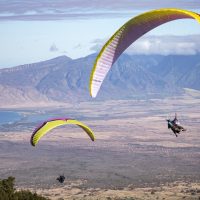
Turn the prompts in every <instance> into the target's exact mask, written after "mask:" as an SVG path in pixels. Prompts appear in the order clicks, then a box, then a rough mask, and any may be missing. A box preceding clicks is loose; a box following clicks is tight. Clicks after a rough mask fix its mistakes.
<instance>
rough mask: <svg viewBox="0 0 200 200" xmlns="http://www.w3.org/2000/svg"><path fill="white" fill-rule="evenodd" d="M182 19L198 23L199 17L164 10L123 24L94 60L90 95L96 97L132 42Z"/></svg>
mask: <svg viewBox="0 0 200 200" xmlns="http://www.w3.org/2000/svg"><path fill="white" fill-rule="evenodd" d="M184 18H193V19H196V20H197V21H198V22H200V16H199V15H198V14H197V13H194V12H191V11H187V10H181V9H175V8H164V9H159V10H153V11H150V12H146V13H144V14H141V15H138V16H136V17H134V18H132V19H131V20H129V21H128V22H127V23H125V24H124V25H123V26H122V27H121V28H120V29H119V30H118V31H116V32H115V34H114V35H113V36H112V37H111V38H110V39H109V40H108V41H107V43H106V44H105V45H104V46H103V48H102V49H101V51H100V53H99V55H98V56H97V58H96V61H95V63H94V66H93V69H92V72H91V75H90V85H89V88H90V95H91V96H92V97H96V95H97V93H98V91H99V89H100V87H101V84H102V82H103V80H104V78H105V77H106V75H107V73H108V71H109V70H110V68H111V66H112V65H113V64H114V62H115V61H116V60H117V58H118V57H119V56H120V55H121V54H122V52H123V51H124V50H125V49H127V48H128V47H129V46H130V45H131V44H132V43H133V42H134V41H136V40H137V39H138V38H140V37H141V36H142V35H144V34H145V33H147V32H148V31H150V30H152V29H154V28H155V27H157V26H159V25H161V24H164V23H166V22H170V21H173V20H177V19H184Z"/></svg>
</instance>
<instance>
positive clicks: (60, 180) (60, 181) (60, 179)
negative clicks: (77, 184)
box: [56, 175, 65, 183]
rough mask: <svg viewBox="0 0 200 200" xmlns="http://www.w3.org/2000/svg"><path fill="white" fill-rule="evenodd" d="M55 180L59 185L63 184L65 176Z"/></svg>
mask: <svg viewBox="0 0 200 200" xmlns="http://www.w3.org/2000/svg"><path fill="white" fill-rule="evenodd" d="M56 180H57V181H58V182H59V183H64V181H65V176H64V175H60V176H59V177H58V178H57V179H56Z"/></svg>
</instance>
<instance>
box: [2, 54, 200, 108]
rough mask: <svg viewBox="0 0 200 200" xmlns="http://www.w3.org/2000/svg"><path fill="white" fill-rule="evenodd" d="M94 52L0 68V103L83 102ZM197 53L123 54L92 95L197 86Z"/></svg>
mask: <svg viewBox="0 0 200 200" xmlns="http://www.w3.org/2000/svg"><path fill="white" fill-rule="evenodd" d="M95 58H96V54H92V55H89V56H86V57H84V58H79V59H74V60H73V59H71V58H69V57H67V56H60V57H57V58H54V59H51V60H47V61H43V62H38V63H32V64H25V65H21V66H16V67H12V68H4V69H0V93H1V95H0V104H1V105H17V104H22V103H35V102H51V101H52V102H55V101H57V102H72V101H75V102H76V101H89V100H91V97H90V95H89V89H88V88H89V78H90V73H91V69H92V67H93V63H94V61H95ZM199 77H200V55H187V56H185V55H169V56H163V55H127V54H123V55H122V56H121V57H120V58H119V59H118V60H117V62H116V63H115V64H114V65H113V67H112V68H111V70H110V72H109V73H108V75H107V77H106V79H105V81H104V83H103V85H102V88H101V89H100V92H99V94H98V96H97V98H96V100H109V99H130V98H138V97H147V96H148V95H150V96H151V95H154V96H156V95H159V96H160V95H173V94H177V93H178V94H181V93H183V88H191V89H195V90H200V78H199Z"/></svg>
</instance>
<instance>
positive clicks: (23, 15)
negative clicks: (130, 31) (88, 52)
mask: <svg viewBox="0 0 200 200" xmlns="http://www.w3.org/2000/svg"><path fill="white" fill-rule="evenodd" d="M163 7H177V8H182V9H197V8H199V7H200V3H199V0H176V1H175V0H167V1H161V0H101V1H99V0H92V1H91V0H51V1H49V0H37V1H36V0H28V1H27V0H9V1H6V0H1V1H0V20H62V19H68V18H85V17H87V18H89V17H104V16H105V15H106V17H113V16H119V15H123V16H124V15H126V12H127V11H131V12H132V13H133V12H134V11H136V10H137V11H138V10H140V11H141V10H150V9H158V8H163ZM129 14H130V13H129Z"/></svg>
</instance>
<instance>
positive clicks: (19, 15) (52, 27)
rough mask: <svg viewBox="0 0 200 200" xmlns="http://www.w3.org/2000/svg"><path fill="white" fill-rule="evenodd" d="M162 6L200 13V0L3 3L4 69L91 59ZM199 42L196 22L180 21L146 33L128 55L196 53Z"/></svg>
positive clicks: (0, 45)
mask: <svg viewBox="0 0 200 200" xmlns="http://www.w3.org/2000/svg"><path fill="white" fill-rule="evenodd" d="M162 7H176V8H182V9H188V10H191V11H194V12H198V13H200V1H199V0H176V1H174V0H166V1H161V0H134V1H133V0H121V1H118V0H115V1H114V0H101V1H99V0H98V1H97V0H43V1H41V0H9V1H7V0H0V55H1V56H0V67H1V68H2V67H11V66H16V65H21V64H26V63H33V62H38V61H42V60H47V59H50V58H54V57H56V56H60V55H67V56H69V57H71V58H78V57H83V56H86V55H88V54H90V53H94V52H96V51H98V50H99V49H100V48H101V47H102V45H103V44H104V42H105V41H106V40H107V39H108V38H109V37H110V36H111V35H112V34H113V33H114V32H115V31H116V30H117V29H118V28H119V27H120V26H122V25H123V24H124V23H125V22H126V21H127V20H129V19H130V18H132V17H134V16H136V15H138V14H140V13H142V12H145V11H148V10H152V9H157V8H162ZM199 38H200V25H199V24H198V23H197V22H196V21H194V20H190V19H189V20H177V21H176V22H171V23H168V24H165V25H163V26H160V27H159V28H157V29H155V30H153V31H151V32H150V33H148V34H146V35H145V36H144V37H142V38H141V39H140V40H138V41H137V43H135V45H134V46H131V47H130V48H129V49H128V51H127V53H130V54H141V53H145V54H151V53H158V52H159V53H161V54H164V55H168V54H172V53H174V54H195V53H197V52H199V48H198V47H199V46H200V42H199ZM172 41H173V42H172ZM174 44H176V47H177V48H174ZM183 49H184V50H183Z"/></svg>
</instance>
